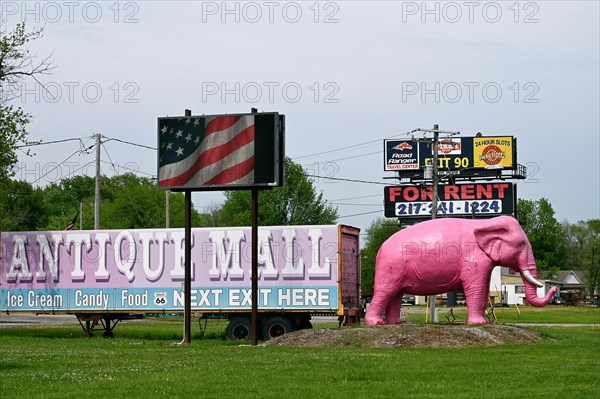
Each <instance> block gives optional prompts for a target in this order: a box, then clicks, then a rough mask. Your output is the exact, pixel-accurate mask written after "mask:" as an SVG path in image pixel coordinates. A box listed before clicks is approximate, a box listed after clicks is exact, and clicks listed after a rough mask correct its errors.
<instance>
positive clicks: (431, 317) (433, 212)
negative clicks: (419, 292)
mask: <svg viewBox="0 0 600 399" xmlns="http://www.w3.org/2000/svg"><path fill="white" fill-rule="evenodd" d="M439 130H440V127H439V125H433V143H432V144H431V145H432V148H431V152H432V154H433V187H432V190H433V193H432V194H433V195H432V197H431V219H432V220H433V219H436V218H437V208H438V197H437V192H438V184H439V176H438V169H439V165H438V142H439V139H440V132H439ZM435 301H436V296H435V295H430V296H429V320H430V321H431V322H435Z"/></svg>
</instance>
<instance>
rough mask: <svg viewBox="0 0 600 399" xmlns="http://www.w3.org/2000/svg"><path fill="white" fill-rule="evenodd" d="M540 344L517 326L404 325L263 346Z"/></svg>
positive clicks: (321, 333)
mask: <svg viewBox="0 0 600 399" xmlns="http://www.w3.org/2000/svg"><path fill="white" fill-rule="evenodd" d="M540 340H541V338H540V336H539V334H538V333H537V332H535V331H531V330H528V329H525V328H521V327H517V326H509V325H501V324H492V325H485V326H472V325H431V324H416V323H404V324H399V325H389V326H386V325H383V326H372V327H357V328H343V329H320V328H319V329H314V330H300V331H295V332H292V333H289V334H285V335H282V336H281V337H277V338H275V339H272V340H270V341H267V342H266V343H265V344H264V345H265V346H291V347H302V348H325V347H328V348H344V347H357V348H444V347H448V348H457V347H458V348H463V347H471V346H492V345H501V344H506V343H536V342H539V341H540Z"/></svg>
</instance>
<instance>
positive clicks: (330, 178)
mask: <svg viewBox="0 0 600 399" xmlns="http://www.w3.org/2000/svg"><path fill="white" fill-rule="evenodd" d="M304 176H306V177H314V178H316V179H328V180H337V181H345V182H350V183H366V184H379V185H382V186H386V185H388V183H384V182H377V181H367V180H357V179H343V178H341V177H329V176H319V175H311V174H305V175H304Z"/></svg>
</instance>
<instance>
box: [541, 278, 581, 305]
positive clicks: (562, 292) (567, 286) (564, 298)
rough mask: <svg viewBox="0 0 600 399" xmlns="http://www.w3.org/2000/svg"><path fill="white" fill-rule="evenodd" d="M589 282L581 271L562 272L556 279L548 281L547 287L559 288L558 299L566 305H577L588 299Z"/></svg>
mask: <svg viewBox="0 0 600 399" xmlns="http://www.w3.org/2000/svg"><path fill="white" fill-rule="evenodd" d="M586 283H587V280H586V278H585V275H584V274H583V271H581V270H560V271H559V272H558V273H556V277H555V278H553V279H549V280H546V286H547V287H550V286H553V285H555V286H556V287H557V288H558V292H557V297H558V298H560V299H559V301H560V302H561V303H564V304H566V305H576V304H577V303H578V302H580V301H581V300H583V299H585V297H586V288H587V287H586Z"/></svg>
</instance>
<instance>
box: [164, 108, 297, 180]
mask: <svg viewBox="0 0 600 399" xmlns="http://www.w3.org/2000/svg"><path fill="white" fill-rule="evenodd" d="M284 125H285V118H284V116H283V115H279V114H278V113H276V112H267V113H252V114H237V115H236V114H233V115H230V114H227V115H202V116H181V117H166V118H158V139H157V141H158V159H157V161H158V162H157V164H158V186H159V187H160V188H164V189H170V190H173V189H192V190H231V189H240V188H250V187H261V186H262V187H279V186H282V185H283V179H284V176H283V165H284V157H285V155H284Z"/></svg>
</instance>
